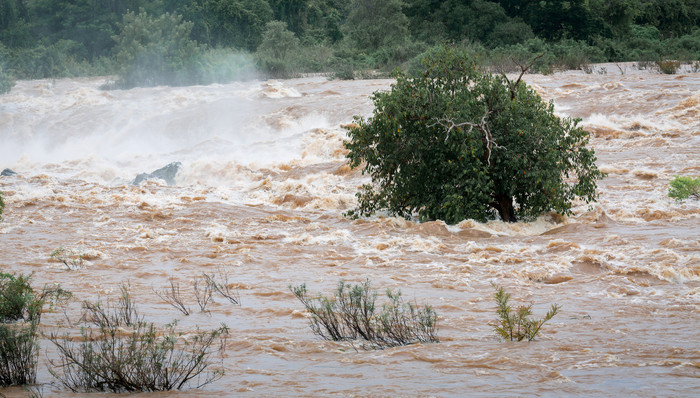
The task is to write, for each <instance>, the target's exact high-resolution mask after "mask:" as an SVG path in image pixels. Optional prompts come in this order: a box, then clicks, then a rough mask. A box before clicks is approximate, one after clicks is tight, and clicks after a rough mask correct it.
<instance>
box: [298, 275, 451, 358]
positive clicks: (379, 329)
mask: <svg viewBox="0 0 700 398" xmlns="http://www.w3.org/2000/svg"><path fill="white" fill-rule="evenodd" d="M290 289H291V290H292V292H293V293H294V295H295V296H296V297H297V298H298V299H299V301H301V302H302V304H304V306H305V307H306V309H307V310H308V311H309V313H310V314H311V325H310V326H311V330H313V332H314V333H315V334H317V335H319V336H321V337H322V338H323V339H325V340H332V341H352V340H357V339H362V340H363V341H365V342H366V345H365V347H368V348H386V347H395V346H401V345H408V344H414V343H421V342H427V343H437V342H439V341H440V340H439V338H438V336H437V314H436V313H435V311H434V310H433V309H432V307H430V306H428V305H426V306H424V307H422V308H420V307H418V306H416V305H415V304H413V303H411V302H404V301H403V299H402V298H401V292H400V291H396V292H392V291H391V290H390V289H387V291H386V295H387V302H386V303H385V304H383V305H382V307H381V309H379V308H378V307H377V305H376V299H377V291H376V289H372V288H371V286H370V282H369V280H367V281H365V282H363V283H359V284H357V285H352V284H346V283H345V282H344V281H342V280H341V281H340V282H339V283H338V289H337V290H336V291H335V297H330V298H327V297H324V296H320V297H310V296H309V293H308V291H307V290H306V285H305V284H301V285H298V286H290Z"/></svg>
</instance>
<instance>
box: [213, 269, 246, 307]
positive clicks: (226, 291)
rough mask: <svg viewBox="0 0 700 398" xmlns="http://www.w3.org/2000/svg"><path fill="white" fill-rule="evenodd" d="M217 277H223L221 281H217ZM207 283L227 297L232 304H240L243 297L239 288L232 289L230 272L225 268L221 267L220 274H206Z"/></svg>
mask: <svg viewBox="0 0 700 398" xmlns="http://www.w3.org/2000/svg"><path fill="white" fill-rule="evenodd" d="M217 277H219V278H221V283H219V282H217V280H216V279H217ZM204 278H205V279H206V282H207V284H208V285H209V286H210V288H211V289H212V290H215V291H216V292H218V293H219V294H220V295H222V296H223V297H224V298H225V299H227V300H228V301H229V302H231V303H232V304H236V305H240V304H241V298H240V295H239V294H238V290H236V289H231V284H230V282H229V278H228V274H227V273H226V272H224V271H223V270H221V269H219V273H218V275H215V274H206V273H205V274H204Z"/></svg>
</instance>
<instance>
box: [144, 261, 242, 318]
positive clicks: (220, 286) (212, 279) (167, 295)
mask: <svg viewBox="0 0 700 398" xmlns="http://www.w3.org/2000/svg"><path fill="white" fill-rule="evenodd" d="M168 281H169V286H168V287H166V288H164V289H161V290H156V289H153V292H154V293H155V294H157V295H158V297H160V298H161V299H163V301H165V302H166V303H168V304H170V305H172V306H173V307H174V308H175V309H177V310H178V311H180V312H182V313H183V314H184V315H190V314H191V313H192V310H191V309H190V306H189V305H187V304H186V302H185V301H186V298H185V297H184V295H183V293H182V290H181V289H180V283H179V282H177V281H176V280H175V278H172V277H171V278H169V280H168ZM192 290H193V292H194V298H195V300H196V302H197V305H198V306H199V309H200V311H201V312H207V306H208V305H209V304H210V303H212V302H214V297H215V296H216V295H215V293H218V294H219V295H220V296H221V297H223V298H224V299H225V300H226V301H228V302H229V303H231V304H235V305H240V304H241V298H240V295H239V294H238V291H237V290H236V289H234V288H232V287H231V283H230V281H229V276H228V274H227V273H226V272H224V271H223V270H219V272H218V273H206V272H203V273H202V275H201V277H196V278H194V280H193V281H192Z"/></svg>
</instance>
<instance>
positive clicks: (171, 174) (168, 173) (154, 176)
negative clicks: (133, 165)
mask: <svg viewBox="0 0 700 398" xmlns="http://www.w3.org/2000/svg"><path fill="white" fill-rule="evenodd" d="M180 167H182V163H180V162H172V163H170V164H169V165H167V166H165V167H163V168H160V169H158V170H156V171H154V172H152V173H150V174H147V173H141V174H139V175H137V176H136V178H135V179H134V181H132V182H131V185H139V184H140V183H141V182H143V181H146V180H163V181H165V183H166V184H168V185H175V176H176V175H177V172H178V171H180Z"/></svg>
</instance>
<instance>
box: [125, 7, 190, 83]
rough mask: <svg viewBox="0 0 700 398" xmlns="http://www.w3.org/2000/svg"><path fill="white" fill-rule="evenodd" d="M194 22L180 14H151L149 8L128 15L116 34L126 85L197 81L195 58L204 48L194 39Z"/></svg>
mask: <svg viewBox="0 0 700 398" xmlns="http://www.w3.org/2000/svg"><path fill="white" fill-rule="evenodd" d="M191 31H192V23H191V22H183V21H182V17H181V16H179V15H177V14H169V13H165V14H163V15H161V16H159V17H151V16H150V15H148V14H147V13H146V12H145V11H143V10H142V11H141V12H140V13H138V14H136V13H134V12H129V13H127V14H126V15H124V23H123V27H122V30H121V32H120V33H119V35H117V36H115V37H114V40H115V41H116V42H117V44H116V56H117V61H118V62H119V64H120V65H122V71H121V74H120V82H119V85H120V86H123V87H133V86H154V85H159V84H163V85H166V84H170V85H180V84H188V83H192V82H196V81H197V79H196V77H195V76H193V73H194V69H195V61H196V59H197V58H198V57H199V56H200V55H201V48H200V47H199V45H198V44H197V42H196V41H194V40H191V39H190V32H191Z"/></svg>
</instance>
